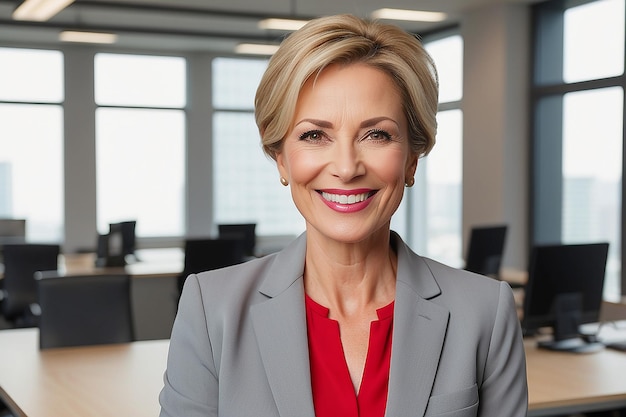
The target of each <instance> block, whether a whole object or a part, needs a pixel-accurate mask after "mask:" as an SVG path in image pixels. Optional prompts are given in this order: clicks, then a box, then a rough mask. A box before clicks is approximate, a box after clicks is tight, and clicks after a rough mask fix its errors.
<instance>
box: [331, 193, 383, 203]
mask: <svg viewBox="0 0 626 417" xmlns="http://www.w3.org/2000/svg"><path fill="white" fill-rule="evenodd" d="M319 193H320V194H321V195H322V198H323V199H324V200H326V201H330V202H332V203H339V204H355V203H360V202H362V201H365V200H367V199H368V198H369V197H371V196H373V195H374V194H376V191H369V192H365V193H358V194H348V195H346V194H331V193H327V192H325V191H319Z"/></svg>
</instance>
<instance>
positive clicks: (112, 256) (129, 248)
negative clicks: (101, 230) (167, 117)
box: [96, 221, 136, 266]
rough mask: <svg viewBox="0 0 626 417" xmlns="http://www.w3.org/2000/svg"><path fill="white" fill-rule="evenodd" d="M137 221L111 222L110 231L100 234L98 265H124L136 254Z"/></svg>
mask: <svg viewBox="0 0 626 417" xmlns="http://www.w3.org/2000/svg"><path fill="white" fill-rule="evenodd" d="M135 225H136V221H125V222H119V223H110V224H109V233H106V234H103V235H98V242H97V244H98V249H97V259H96V265H97V266H124V265H126V263H127V256H128V255H134V254H135Z"/></svg>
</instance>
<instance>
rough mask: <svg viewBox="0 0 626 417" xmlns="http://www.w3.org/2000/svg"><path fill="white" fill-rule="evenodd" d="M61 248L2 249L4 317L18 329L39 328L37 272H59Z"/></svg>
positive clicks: (26, 245)
mask: <svg viewBox="0 0 626 417" xmlns="http://www.w3.org/2000/svg"><path fill="white" fill-rule="evenodd" d="M60 251H61V248H60V245H57V244H35V243H24V244H8V245H4V246H3V248H2V252H3V259H4V279H3V280H2V281H3V287H4V288H3V297H2V298H3V300H2V314H3V315H4V317H5V318H6V319H7V321H9V322H10V323H11V324H12V325H13V326H14V327H36V326H37V316H38V306H37V283H36V281H35V272H37V271H50V270H57V268H58V264H59V254H60Z"/></svg>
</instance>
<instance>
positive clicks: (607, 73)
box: [563, 0, 624, 83]
mask: <svg viewBox="0 0 626 417" xmlns="http://www.w3.org/2000/svg"><path fill="white" fill-rule="evenodd" d="M564 23H565V24H564V47H563V53H564V65H563V77H564V80H565V82H567V83H573V82H577V81H585V80H592V79H597V78H606V77H612V76H616V75H621V74H622V73H623V72H624V0H601V1H595V2H591V3H587V4H583V5H581V6H578V7H572V8H570V9H566V10H565V21H564Z"/></svg>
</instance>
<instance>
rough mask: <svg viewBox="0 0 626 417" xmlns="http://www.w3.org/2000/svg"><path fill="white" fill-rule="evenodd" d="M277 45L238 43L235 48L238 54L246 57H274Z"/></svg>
mask: <svg viewBox="0 0 626 417" xmlns="http://www.w3.org/2000/svg"><path fill="white" fill-rule="evenodd" d="M278 46H279V45H273V44H260V43H240V44H239V45H237V46H236V47H235V52H236V53H238V54H248V55H274V53H275V52H276V51H277V50H278Z"/></svg>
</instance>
